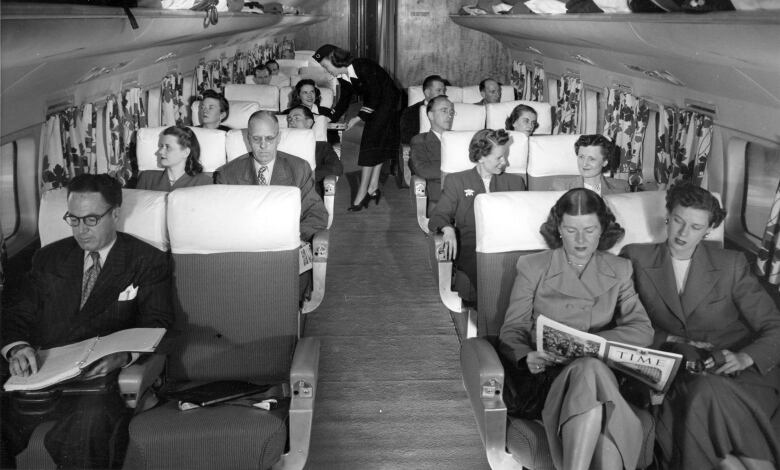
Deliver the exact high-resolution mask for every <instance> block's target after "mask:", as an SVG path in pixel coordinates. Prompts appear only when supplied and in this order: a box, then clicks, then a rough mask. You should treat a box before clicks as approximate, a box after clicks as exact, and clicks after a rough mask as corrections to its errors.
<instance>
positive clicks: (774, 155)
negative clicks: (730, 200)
mask: <svg viewBox="0 0 780 470" xmlns="http://www.w3.org/2000/svg"><path fill="white" fill-rule="evenodd" d="M745 175H746V179H747V181H746V182H747V184H746V185H745V199H744V209H743V211H742V213H743V220H742V223H743V224H744V226H745V230H746V231H747V232H748V233H749V234H751V235H753V236H756V237H758V238H761V237H763V236H764V229H765V228H766V222H767V218H768V217H769V210H770V209H771V207H772V202H773V201H774V199H775V191H776V190H777V185H778V182H780V148H774V149H772V148H767V147H764V146H762V145H759V144H756V143H753V142H750V143H748V145H747V148H746V149H745Z"/></svg>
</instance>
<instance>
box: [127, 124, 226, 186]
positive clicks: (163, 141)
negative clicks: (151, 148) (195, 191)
mask: <svg viewBox="0 0 780 470" xmlns="http://www.w3.org/2000/svg"><path fill="white" fill-rule="evenodd" d="M156 155H157V158H159V159H160V166H162V167H163V168H165V169H164V170H147V171H142V172H141V174H140V175H138V184H136V186H135V187H136V189H152V190H154V191H173V190H174V189H178V188H188V187H190V186H203V185H206V184H212V183H213V180H212V178H211V176H209V175H206V174H204V173H203V165H201V163H200V144H199V143H198V137H197V136H196V135H195V133H194V132H193V131H192V129H190V128H187V127H179V126H171V127H169V128H167V129H165V130H164V131H162V133H161V134H160V141H159V143H158V144H157V152H156Z"/></svg>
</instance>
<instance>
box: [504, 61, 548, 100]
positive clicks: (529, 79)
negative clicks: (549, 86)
mask: <svg viewBox="0 0 780 470" xmlns="http://www.w3.org/2000/svg"><path fill="white" fill-rule="evenodd" d="M510 83H511V84H512V87H514V89H515V99H516V100H528V101H544V69H543V68H542V67H541V66H539V65H534V66H533V68H531V67H529V66H527V65H526V64H525V62H522V61H519V60H516V61H514V62H513V63H512V74H511V78H510Z"/></svg>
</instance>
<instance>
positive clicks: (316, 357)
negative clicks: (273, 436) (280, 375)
mask: <svg viewBox="0 0 780 470" xmlns="http://www.w3.org/2000/svg"><path fill="white" fill-rule="evenodd" d="M319 364H320V341H319V340H318V339H317V338H301V339H300V340H298V344H297V345H296V347H295V354H294V355H293V361H292V368H291V369H290V388H291V389H292V395H291V398H290V415H289V426H290V428H289V429H290V436H289V438H290V441H289V442H290V450H289V452H287V453H286V454H284V455H282V458H281V459H279V461H278V462H277V463H276V464H275V465H274V466H273V470H282V469H284V470H301V469H303V467H304V465H306V460H307V459H308V457H309V446H310V443H311V428H312V421H313V419H314V399H315V397H316V395H317V380H318V375H319Z"/></svg>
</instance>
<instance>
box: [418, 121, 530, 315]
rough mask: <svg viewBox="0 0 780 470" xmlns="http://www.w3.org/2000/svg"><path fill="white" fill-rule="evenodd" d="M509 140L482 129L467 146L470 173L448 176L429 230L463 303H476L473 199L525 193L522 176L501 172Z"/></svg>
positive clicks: (504, 165) (499, 134) (475, 242)
mask: <svg viewBox="0 0 780 470" xmlns="http://www.w3.org/2000/svg"><path fill="white" fill-rule="evenodd" d="M510 144H511V138H510V137H509V134H507V133H506V131H505V130H503V129H500V130H492V129H482V130H481V131H478V132H477V133H476V134H474V137H473V138H472V139H471V143H470V144H469V159H470V160H471V161H472V162H474V163H476V165H475V166H474V168H472V169H471V170H465V171H460V172H458V173H452V174H451V175H447V178H446V179H445V180H444V188H443V190H442V194H441V198H440V199H439V202H438V203H437V204H436V207H435V208H434V209H433V213H432V214H431V218H430V220H429V221H428V229H430V231H431V232H433V233H437V232H439V233H441V234H442V235H443V237H444V250H445V253H446V255H447V259H451V260H453V263H454V265H455V268H456V269H454V270H453V273H454V279H453V284H454V287H455V290H457V291H458V294H459V295H460V298H461V299H463V301H465V302H466V303H470V304H472V305H475V304H476V302H477V287H476V286H477V234H476V222H475V220H474V199H475V198H476V196H477V195H478V194H482V193H489V192H497V191H525V189H526V187H525V181H523V178H522V176H520V175H514V174H510V173H504V170H505V169H506V167H507V166H508V162H507V156H508V155H509V145H510Z"/></svg>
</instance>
